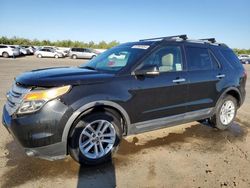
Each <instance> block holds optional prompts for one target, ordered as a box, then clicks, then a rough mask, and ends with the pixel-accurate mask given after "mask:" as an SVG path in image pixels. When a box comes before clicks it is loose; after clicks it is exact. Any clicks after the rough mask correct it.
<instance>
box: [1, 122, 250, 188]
mask: <svg viewBox="0 0 250 188" xmlns="http://www.w3.org/2000/svg"><path fill="white" fill-rule="evenodd" d="M247 129H248V128H247V127H245V126H242V125H240V124H238V123H234V124H233V126H232V127H230V128H229V129H228V130H226V131H219V130H217V129H214V128H211V127H208V126H201V124H195V125H192V126H190V127H186V128H185V129H184V130H183V132H182V133H175V132H170V133H166V134H165V133H164V130H163V134H162V137H157V138H154V139H149V140H147V141H146V142H144V143H140V140H139V139H138V136H134V137H133V139H132V141H127V139H123V140H122V143H121V145H120V147H119V150H118V152H117V153H116V154H115V155H114V157H113V161H111V162H109V163H105V164H102V165H98V166H80V165H78V164H77V163H76V162H74V161H73V160H72V159H71V158H70V157H68V158H66V159H64V160H58V161H46V160H42V159H38V158H32V157H27V156H26V155H25V154H24V152H23V150H22V149H21V147H20V146H18V145H17V143H16V142H14V141H11V142H9V143H8V144H6V146H5V149H6V154H5V158H6V159H7V162H6V167H7V168H6V171H5V172H4V174H3V176H2V177H1V183H0V186H1V187H3V188H6V187H16V186H19V185H23V184H25V183H27V182H28V181H37V180H39V179H45V180H46V179H48V180H50V181H53V180H54V178H56V179H57V178H58V179H59V180H60V181H59V182H63V181H65V180H67V179H71V180H73V182H75V180H74V179H76V180H77V187H105V188H106V187H107V188H108V187H115V186H116V172H115V169H117V168H119V166H120V165H122V166H127V163H133V161H130V160H129V157H128V155H134V154H137V153H139V152H141V151H143V152H145V151H147V150H148V149H151V150H152V149H155V148H157V147H163V146H164V147H166V149H174V150H175V151H178V150H180V149H181V147H182V146H183V145H184V143H186V142H190V138H192V139H191V140H192V142H190V143H191V144H190V145H191V148H189V149H190V152H192V151H194V150H195V151H199V152H207V151H209V150H210V151H214V152H221V151H223V149H224V145H226V144H228V143H229V142H230V143H233V142H235V141H243V140H244V137H245V136H246V135H247V132H248V130H247ZM149 134H150V133H149ZM196 141H197V143H199V144H197V143H196ZM162 160H164V159H162ZM36 185H37V183H36Z"/></svg>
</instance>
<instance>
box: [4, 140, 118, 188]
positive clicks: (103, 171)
mask: <svg viewBox="0 0 250 188" xmlns="http://www.w3.org/2000/svg"><path fill="white" fill-rule="evenodd" d="M5 148H6V151H7V152H6V158H7V163H6V167H8V170H7V171H6V173H5V174H4V175H3V176H2V177H1V182H0V187H2V188H7V187H8V188H9V187H16V186H20V185H23V184H25V183H27V182H28V181H36V180H39V179H44V178H45V179H49V180H52V181H53V179H54V178H58V179H61V181H63V180H65V179H73V182H75V180H74V179H77V187H115V185H116V181H115V180H116V178H115V168H114V165H113V163H112V161H111V162H108V163H105V164H103V165H98V166H80V165H79V164H78V163H76V162H75V161H73V160H72V159H71V158H70V157H67V158H66V159H64V160H57V161H47V160H43V159H39V158H33V157H28V156H26V155H25V154H24V151H23V150H22V149H21V147H20V146H19V145H18V144H17V143H16V142H15V141H11V142H10V143H8V144H6V147H5Z"/></svg>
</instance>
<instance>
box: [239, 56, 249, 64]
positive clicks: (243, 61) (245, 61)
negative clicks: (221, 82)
mask: <svg viewBox="0 0 250 188" xmlns="http://www.w3.org/2000/svg"><path fill="white" fill-rule="evenodd" d="M240 62H241V63H242V64H250V57H249V58H244V59H240Z"/></svg>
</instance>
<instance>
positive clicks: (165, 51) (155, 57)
mask: <svg viewBox="0 0 250 188" xmlns="http://www.w3.org/2000/svg"><path fill="white" fill-rule="evenodd" d="M183 60H184V58H183V50H182V47H181V46H179V45H168V46H164V47H160V48H158V49H157V50H155V51H154V52H153V53H152V54H151V55H150V56H149V57H148V58H146V60H145V61H144V62H143V63H142V64H141V65H140V67H143V66H148V65H157V66H158V67H159V71H160V74H159V75H155V76H141V77H138V76H135V77H134V78H133V79H132V83H133V90H132V91H131V92H132V93H133V96H134V97H133V99H132V101H131V103H132V104H133V108H132V110H133V113H132V114H134V117H133V122H132V123H138V122H144V121H148V120H154V119H158V118H165V117H170V116H174V115H179V114H184V113H185V112H186V104H185V103H186V100H187V90H188V82H187V73H186V71H185V65H184V63H183V62H184V61H183Z"/></svg>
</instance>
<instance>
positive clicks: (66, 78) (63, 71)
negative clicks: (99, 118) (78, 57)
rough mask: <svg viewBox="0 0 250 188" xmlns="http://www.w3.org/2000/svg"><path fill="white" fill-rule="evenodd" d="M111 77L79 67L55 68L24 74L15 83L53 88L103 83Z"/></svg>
mask: <svg viewBox="0 0 250 188" xmlns="http://www.w3.org/2000/svg"><path fill="white" fill-rule="evenodd" d="M113 76H114V74H107V73H102V72H98V71H95V70H89V69H84V68H79V67H57V68H46V69H37V70H33V71H30V72H25V73H23V74H21V75H20V76H18V77H17V78H16V82H18V83H19V84H22V85H25V86H37V87H55V86H62V85H81V84H92V83H96V82H104V81H106V80H107V79H110V78H112V77H113Z"/></svg>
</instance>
